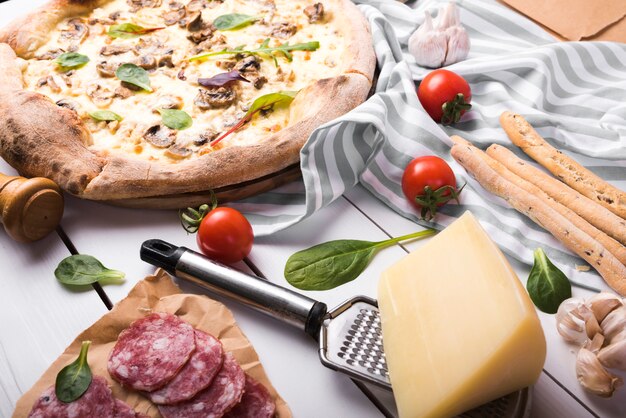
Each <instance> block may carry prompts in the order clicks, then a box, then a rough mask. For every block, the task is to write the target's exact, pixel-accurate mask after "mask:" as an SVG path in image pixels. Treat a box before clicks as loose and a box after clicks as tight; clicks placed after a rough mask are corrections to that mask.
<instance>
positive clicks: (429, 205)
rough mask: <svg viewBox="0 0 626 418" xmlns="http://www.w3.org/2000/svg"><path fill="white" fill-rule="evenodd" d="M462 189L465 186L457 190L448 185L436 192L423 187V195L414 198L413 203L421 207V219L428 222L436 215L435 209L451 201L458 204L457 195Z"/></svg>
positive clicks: (428, 187)
mask: <svg viewBox="0 0 626 418" xmlns="http://www.w3.org/2000/svg"><path fill="white" fill-rule="evenodd" d="M464 187H465V184H464V185H463V186H461V188H460V189H459V190H456V188H454V187H452V186H450V185H445V186H442V187H440V188H438V189H437V190H433V189H432V188H431V187H430V186H426V187H424V194H421V195H418V196H416V197H415V203H417V204H418V205H419V206H421V207H422V211H421V213H420V216H421V218H422V219H425V220H427V221H430V220H431V219H433V218H434V217H435V215H436V214H437V207H439V206H441V205H443V204H445V203H448V202H449V201H451V200H455V201H456V202H457V203H459V193H461V191H462V190H463V188H464Z"/></svg>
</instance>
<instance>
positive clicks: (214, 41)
mask: <svg viewBox="0 0 626 418" xmlns="http://www.w3.org/2000/svg"><path fill="white" fill-rule="evenodd" d="M187 39H189V38H187ZM221 45H226V37H225V36H224V35H222V34H221V33H213V34H212V35H211V37H209V38H208V39H206V40H204V41H201V42H200V43H199V44H198V45H196V46H195V47H194V48H193V49H192V53H193V54H200V53H202V52H204V51H210V50H211V49H213V48H215V47H217V46H221Z"/></svg>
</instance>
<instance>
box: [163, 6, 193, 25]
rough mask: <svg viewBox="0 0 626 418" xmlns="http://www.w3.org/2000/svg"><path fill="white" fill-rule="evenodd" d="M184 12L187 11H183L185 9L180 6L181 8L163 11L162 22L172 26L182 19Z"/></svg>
mask: <svg viewBox="0 0 626 418" xmlns="http://www.w3.org/2000/svg"><path fill="white" fill-rule="evenodd" d="M181 7H182V5H181ZM186 14H187V12H186V11H185V9H184V8H181V9H174V10H168V11H166V12H163V15H162V17H163V21H164V23H165V24H166V25H167V26H172V25H175V24H176V23H178V22H179V21H180V20H181V19H183V18H184V17H185V15H186Z"/></svg>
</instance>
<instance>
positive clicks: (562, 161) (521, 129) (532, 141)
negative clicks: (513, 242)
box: [500, 112, 626, 219]
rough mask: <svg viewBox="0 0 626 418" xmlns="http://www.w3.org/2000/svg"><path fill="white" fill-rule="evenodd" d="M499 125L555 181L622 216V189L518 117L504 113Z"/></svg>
mask: <svg viewBox="0 0 626 418" xmlns="http://www.w3.org/2000/svg"><path fill="white" fill-rule="evenodd" d="M500 124H501V125H502V127H503V128H504V130H505V131H506V133H507V135H508V136H509V138H510V139H511V142H513V143H514V144H515V145H517V146H518V147H520V148H521V149H522V151H524V152H525V153H526V154H528V155H529V156H530V157H531V158H532V159H533V160H535V161H537V162H538V163H539V164H541V165H542V166H544V167H545V168H546V169H548V171H550V172H551V173H552V174H554V175H555V176H556V177H557V178H558V179H559V180H561V181H563V182H564V183H566V184H568V185H569V186H570V187H571V188H572V189H575V190H578V191H579V192H580V193H581V194H583V195H585V196H587V197H588V198H589V199H591V200H593V201H595V202H598V203H599V204H601V205H602V206H604V207H605V208H607V209H608V210H610V211H611V212H613V213H615V214H616V215H617V216H620V217H621V218H623V219H626V192H624V191H623V190H620V189H618V188H617V187H615V186H613V185H611V184H609V183H607V182H606V181H604V180H603V179H601V178H600V177H598V176H596V175H595V174H593V173H592V172H591V171H589V170H587V169H586V168H585V167H583V166H582V165H580V164H579V163H578V162H576V161H575V160H574V159H572V158H570V157H568V156H567V155H565V154H563V153H562V152H561V151H559V150H557V149H556V148H554V147H553V146H552V145H550V144H548V143H547V142H546V140H545V139H543V138H542V137H541V136H540V135H539V134H538V133H537V131H535V130H534V129H533V127H532V126H530V123H528V122H527V121H526V119H524V118H523V117H522V116H520V115H517V114H515V113H511V112H504V113H502V115H501V116H500Z"/></svg>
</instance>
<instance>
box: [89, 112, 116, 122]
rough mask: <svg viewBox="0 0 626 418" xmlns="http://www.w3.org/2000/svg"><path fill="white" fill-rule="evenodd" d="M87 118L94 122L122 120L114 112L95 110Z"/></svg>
mask: <svg viewBox="0 0 626 418" xmlns="http://www.w3.org/2000/svg"><path fill="white" fill-rule="evenodd" d="M89 116H91V118H92V119H95V120H104V121H107V122H109V121H112V120H117V121H120V120H122V119H123V118H122V117H121V116H120V115H118V114H117V113H115V112H111V111H110V110H96V111H94V112H90V113H89Z"/></svg>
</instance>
